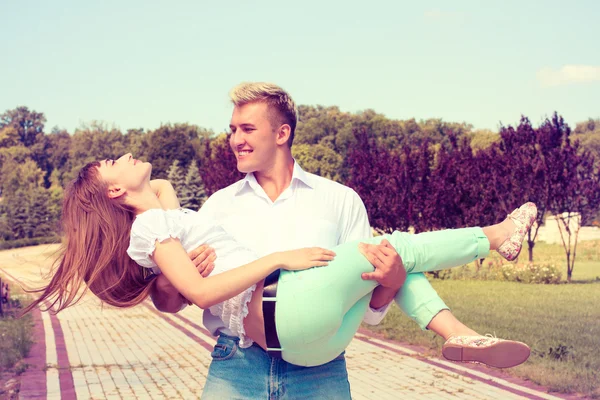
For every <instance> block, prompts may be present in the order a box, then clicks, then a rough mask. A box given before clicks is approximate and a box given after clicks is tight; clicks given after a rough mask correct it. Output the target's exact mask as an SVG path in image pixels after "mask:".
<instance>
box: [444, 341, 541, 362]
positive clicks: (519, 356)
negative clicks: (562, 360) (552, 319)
mask: <svg viewBox="0 0 600 400" xmlns="http://www.w3.org/2000/svg"><path fill="white" fill-rule="evenodd" d="M529 354H530V349H529V346H527V345H526V344H525V343H521V342H515V341H512V340H504V339H498V338H494V337H488V336H453V337H451V338H450V339H448V340H446V343H444V346H442V355H443V356H444V357H445V358H446V359H447V360H450V361H462V362H479V363H482V364H485V365H488V366H490V367H496V368H510V367H515V366H517V365H519V364H522V363H524V362H525V361H527V359H528V358H529Z"/></svg>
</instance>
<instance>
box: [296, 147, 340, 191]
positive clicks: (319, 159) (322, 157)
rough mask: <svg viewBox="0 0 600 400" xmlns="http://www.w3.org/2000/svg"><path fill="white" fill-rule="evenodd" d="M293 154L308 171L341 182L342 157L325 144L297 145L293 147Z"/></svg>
mask: <svg viewBox="0 0 600 400" xmlns="http://www.w3.org/2000/svg"><path fill="white" fill-rule="evenodd" d="M292 154H293V156H294V158H295V159H296V161H298V163H299V164H300V165H301V166H302V168H304V169H305V170H306V171H308V172H310V173H313V174H316V175H319V176H322V177H324V178H328V179H331V180H334V181H338V182H339V181H340V169H341V167H342V164H343V159H342V156H340V155H339V154H337V153H336V152H335V151H333V150H332V149H331V148H329V147H327V146H325V145H323V144H314V145H310V144H297V145H294V146H292Z"/></svg>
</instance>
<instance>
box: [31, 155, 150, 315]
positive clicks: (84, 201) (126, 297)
mask: <svg viewBox="0 0 600 400" xmlns="http://www.w3.org/2000/svg"><path fill="white" fill-rule="evenodd" d="M99 166H100V163H99V162H93V163H90V164H87V165H86V166H85V167H83V168H82V169H81V171H80V172H79V175H78V176H77V178H76V179H75V180H73V181H72V182H70V183H69V185H68V187H67V189H66V191H65V196H64V200H63V206H62V217H61V222H62V229H63V235H64V240H63V244H62V247H61V249H60V251H59V258H58V259H57V261H56V262H55V264H54V268H53V271H52V278H51V280H50V283H49V284H48V286H46V287H43V288H41V289H38V290H34V292H37V293H41V295H40V297H39V298H38V299H36V300H35V301H34V302H33V303H32V304H30V305H29V306H28V307H27V308H26V309H24V310H23V312H24V313H26V312H28V311H30V310H31V309H33V308H34V307H36V306H38V305H40V304H41V305H43V306H44V307H45V309H46V310H51V311H54V312H59V311H61V310H64V309H65V308H67V307H69V306H72V305H74V304H76V303H77V302H78V301H79V300H81V298H82V297H83V295H84V294H85V290H87V289H89V290H91V291H92V293H94V294H95V295H96V296H97V297H98V298H100V300H102V301H103V302H104V303H107V304H110V305H112V306H116V307H131V306H135V305H137V304H139V303H141V302H142V301H143V300H144V299H146V298H147V297H148V295H149V294H150V291H151V290H152V284H153V282H154V280H155V278H156V276H155V275H152V274H151V273H149V272H148V270H147V269H146V268H143V267H140V266H139V265H137V264H136V263H135V262H134V261H133V260H132V259H131V258H129V256H128V255H127V248H128V246H129V235H130V232H131V225H132V223H133V220H134V218H135V212H134V209H133V208H132V207H130V206H127V205H126V204H124V202H123V201H121V200H119V199H110V198H109V197H108V185H107V184H106V183H105V182H103V181H102V180H101V178H100V174H99V172H98V167H99ZM84 283H85V284H86V286H87V289H84V290H83V291H80V289H81V288H82V287H83V286H84V285H83V284H84Z"/></svg>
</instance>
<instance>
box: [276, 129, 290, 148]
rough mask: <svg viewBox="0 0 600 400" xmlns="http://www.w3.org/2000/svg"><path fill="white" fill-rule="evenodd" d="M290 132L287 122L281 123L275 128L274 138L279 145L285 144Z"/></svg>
mask: <svg viewBox="0 0 600 400" xmlns="http://www.w3.org/2000/svg"><path fill="white" fill-rule="evenodd" d="M291 134H292V128H291V127H290V126H289V125H288V124H283V125H281V126H280V127H279V129H278V130H277V138H276V142H277V144H278V145H280V146H281V145H284V144H287V141H288V140H289V138H290V135H291Z"/></svg>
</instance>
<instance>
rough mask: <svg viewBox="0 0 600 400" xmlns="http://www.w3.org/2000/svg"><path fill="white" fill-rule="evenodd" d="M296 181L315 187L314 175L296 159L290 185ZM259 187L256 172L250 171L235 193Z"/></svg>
mask: <svg viewBox="0 0 600 400" xmlns="http://www.w3.org/2000/svg"><path fill="white" fill-rule="evenodd" d="M294 181H296V182H301V183H303V184H304V185H306V186H307V187H308V188H310V189H313V188H314V182H312V177H311V176H310V175H309V174H308V173H306V171H304V170H303V169H302V167H300V164H298V162H297V161H296V160H294V170H293V171H292V181H291V182H290V187H291V186H292V185H293V184H294ZM258 187H260V185H259V184H258V181H257V180H256V177H255V176H254V173H253V172H249V173H247V174H246V176H245V177H244V179H242V180H241V181H239V182H238V187H237V189H236V190H235V195H238V194H240V193H242V192H243V191H244V189H245V188H250V189H252V190H253V191H256V190H257V188H258Z"/></svg>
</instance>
